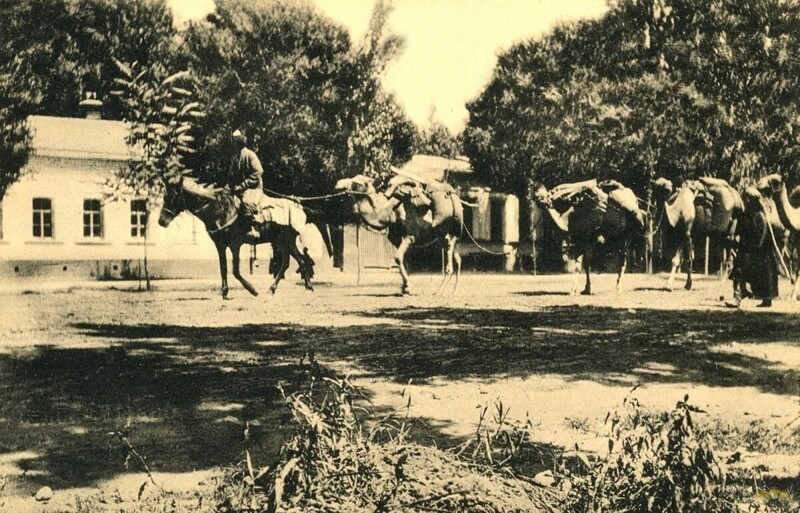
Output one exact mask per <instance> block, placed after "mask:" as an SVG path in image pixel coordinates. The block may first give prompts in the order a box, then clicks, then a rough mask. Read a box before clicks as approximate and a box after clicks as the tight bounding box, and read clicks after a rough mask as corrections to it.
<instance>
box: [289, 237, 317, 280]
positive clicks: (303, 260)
mask: <svg viewBox="0 0 800 513" xmlns="http://www.w3.org/2000/svg"><path fill="white" fill-rule="evenodd" d="M289 252H290V253H291V255H292V258H294V259H295V260H296V261H297V265H299V266H300V276H301V277H302V278H303V284H304V285H305V287H306V290H311V291H313V290H314V287H313V286H312V285H311V276H310V272H309V271H310V269H309V266H310V265H314V264H313V261H311V257H309V256H307V255H306V254H305V253H301V252H300V250H299V249H298V248H297V244H295V243H292V244H291V245H290V246H289ZM287 265H288V259H287Z"/></svg>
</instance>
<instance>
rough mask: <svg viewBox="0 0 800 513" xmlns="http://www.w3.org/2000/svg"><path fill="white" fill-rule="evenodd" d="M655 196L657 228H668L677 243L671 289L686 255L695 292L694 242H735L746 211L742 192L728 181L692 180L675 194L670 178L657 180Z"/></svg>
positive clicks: (688, 279) (688, 277)
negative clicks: (738, 223) (734, 238)
mask: <svg viewBox="0 0 800 513" xmlns="http://www.w3.org/2000/svg"><path fill="white" fill-rule="evenodd" d="M654 193H655V194H654V197H655V199H656V211H657V212H658V219H657V221H656V229H659V228H661V229H664V230H666V231H667V233H669V234H670V235H671V237H670V239H671V241H672V243H673V244H674V246H675V247H674V251H675V253H674V256H673V257H672V269H671V271H670V274H669V278H667V285H666V288H667V290H672V289H673V286H674V283H675V273H676V272H677V271H678V268H679V267H680V265H681V254H682V253H684V252H685V254H686V261H687V269H686V285H685V287H684V288H685V289H686V290H691V289H692V267H693V265H694V242H693V241H694V240H695V239H700V240H702V239H703V238H705V237H711V238H713V239H715V240H717V241H719V242H720V243H722V244H723V245H727V244H729V241H731V240H733V235H734V232H735V230H736V222H737V220H738V219H739V216H741V214H742V213H743V212H744V203H743V202H742V197H741V196H740V195H739V193H738V192H737V191H736V189H734V188H733V187H731V186H730V185H729V184H728V182H726V181H724V180H721V179H718V178H700V179H698V180H689V181H686V182H684V183H683V184H682V186H681V187H680V188H679V189H678V190H677V191H675V190H674V187H673V185H672V182H670V181H669V180H667V179H666V178H658V179H657V180H656V181H655V188H654Z"/></svg>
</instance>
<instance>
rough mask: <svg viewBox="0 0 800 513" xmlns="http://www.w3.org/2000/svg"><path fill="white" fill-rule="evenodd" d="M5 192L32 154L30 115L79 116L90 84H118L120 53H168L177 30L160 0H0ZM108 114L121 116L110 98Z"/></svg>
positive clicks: (0, 145)
mask: <svg viewBox="0 0 800 513" xmlns="http://www.w3.org/2000/svg"><path fill="white" fill-rule="evenodd" d="M0 12H2V13H3V16H2V17H1V18H0V197H2V194H3V192H4V191H5V189H6V188H7V187H8V186H9V185H10V184H11V183H13V182H14V181H16V180H17V178H18V177H19V173H20V170H21V168H22V167H23V166H24V165H25V164H26V162H27V160H28V156H29V153H30V141H31V134H30V133H29V130H28V127H27V125H26V123H25V120H26V119H27V117H28V116H30V115H32V114H44V115H51V116H78V115H80V111H79V107H78V104H79V101H80V99H81V96H82V93H83V91H85V90H88V91H94V92H96V93H99V94H100V95H101V97H106V94H107V93H108V92H109V91H111V90H112V89H113V81H114V78H115V77H116V76H117V69H116V67H114V65H113V62H114V60H115V59H118V60H121V61H124V62H139V63H141V64H146V63H151V62H155V61H158V60H163V59H165V58H166V56H168V55H169V50H168V45H169V44H170V41H171V38H172V36H173V35H174V30H173V28H172V16H171V15H170V11H169V9H168V8H167V7H166V5H165V3H164V2H163V0H131V1H121V0H0ZM104 114H105V116H106V117H109V118H111V119H121V117H122V116H123V113H122V111H121V109H120V105H119V104H117V103H115V102H113V101H110V102H106V105H105V112H104Z"/></svg>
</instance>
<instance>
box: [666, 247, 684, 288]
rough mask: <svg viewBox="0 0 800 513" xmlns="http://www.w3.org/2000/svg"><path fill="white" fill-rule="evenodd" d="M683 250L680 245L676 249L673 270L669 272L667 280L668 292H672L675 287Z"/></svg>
mask: <svg viewBox="0 0 800 513" xmlns="http://www.w3.org/2000/svg"><path fill="white" fill-rule="evenodd" d="M682 251H683V248H682V247H681V246H680V245H678V247H677V248H676V249H675V255H673V257H672V270H671V271H670V272H669V278H667V290H669V291H672V289H673V288H674V287H675V273H677V272H678V269H679V268H680V266H681V252H682Z"/></svg>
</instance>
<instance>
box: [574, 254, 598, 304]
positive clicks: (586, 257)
mask: <svg viewBox="0 0 800 513" xmlns="http://www.w3.org/2000/svg"><path fill="white" fill-rule="evenodd" d="M593 251H594V248H592V246H591V244H589V245H587V247H586V251H584V252H583V272H585V273H586V286H585V287H584V288H583V291H582V292H581V295H583V296H589V295H591V293H592V282H591V280H590V279H589V273H590V272H591V265H592V252H593ZM576 286H577V277H576Z"/></svg>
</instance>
